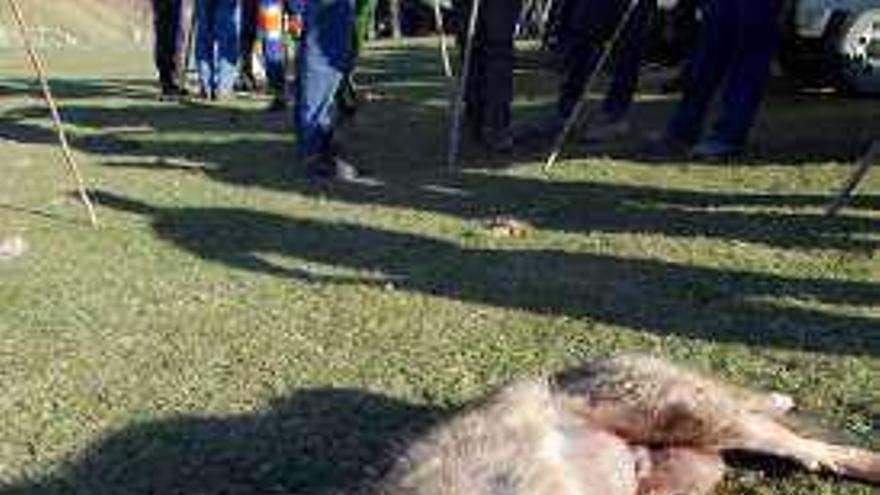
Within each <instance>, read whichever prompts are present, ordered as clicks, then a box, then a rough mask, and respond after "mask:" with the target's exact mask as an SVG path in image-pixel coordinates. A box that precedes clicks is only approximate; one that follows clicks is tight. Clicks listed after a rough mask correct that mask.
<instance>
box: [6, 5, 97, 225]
mask: <svg viewBox="0 0 880 495" xmlns="http://www.w3.org/2000/svg"><path fill="white" fill-rule="evenodd" d="M9 6H10V7H11V8H12V13H13V14H14V16H15V21H16V22H17V23H18V27H19V29H21V37H22V39H23V40H24V46H25V49H26V50H27V53H28V58H30V61H31V65H33V66H34V71H36V73H37V78H38V79H39V80H40V86H41V87H42V89H43V98H44V99H45V100H46V105H48V106H49V113H51V115H52V121H53V122H54V124H55V131H56V133H57V134H58V141H59V143H61V153H62V155H63V156H64V163H65V164H66V165H67V170H68V172H70V175H71V176H72V177H73V180H74V182H75V183H76V188H77V192H78V193H79V197H80V199H81V200H82V202H83V204H84V205H86V210H88V213H89V221H90V222H91V224H92V227H96V228H97V227H98V217H97V216H96V215H95V207H94V206H93V205H92V200H91V199H90V198H89V194H88V193H87V192H86V187H85V183H84V181H83V179H82V175H80V173H79V167H77V165H76V160H74V158H73V153H72V152H71V151H70V145H69V144H68V142H67V135H66V134H65V133H64V124H63V123H62V122H61V114H60V113H59V112H58V106H57V105H56V104H55V99H54V98H52V90H51V89H50V88H49V81H48V80H47V79H46V75H45V72H44V71H43V63H42V62H41V61H40V57H39V56H38V55H37V52H36V50H35V49H34V46H33V44H32V43H31V39H30V36H29V35H28V28H27V23H26V22H25V20H24V15H23V14H22V13H21V8H20V7H19V6H18V2H17V1H16V0H9Z"/></svg>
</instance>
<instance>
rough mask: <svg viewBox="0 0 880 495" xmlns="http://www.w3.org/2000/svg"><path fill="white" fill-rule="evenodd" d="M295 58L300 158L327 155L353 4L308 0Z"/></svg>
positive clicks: (349, 55)
mask: <svg viewBox="0 0 880 495" xmlns="http://www.w3.org/2000/svg"><path fill="white" fill-rule="evenodd" d="M304 22H305V31H304V33H305V36H304V37H303V40H302V42H301V43H300V45H299V51H298V54H297V84H296V108H295V110H294V119H295V122H296V127H297V131H298V147H299V152H300V155H301V156H303V157H309V156H311V155H314V154H318V153H322V152H326V151H328V148H329V146H330V141H331V138H332V135H333V111H334V96H335V94H336V90H337V88H338V87H339V84H340V82H341V80H342V77H343V76H344V74H346V73H347V72H348V71H349V70H350V69H351V65H352V62H353V56H354V54H353V50H352V36H353V35H354V0H310V1H309V2H308V3H307V4H306V10H305V15H304Z"/></svg>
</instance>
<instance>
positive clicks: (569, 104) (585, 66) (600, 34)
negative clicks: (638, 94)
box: [557, 0, 657, 120]
mask: <svg viewBox="0 0 880 495" xmlns="http://www.w3.org/2000/svg"><path fill="white" fill-rule="evenodd" d="M570 1H572V0H570ZM637 1H638V4H637V5H636V7H635V10H633V12H632V14H631V15H630V18H629V20H628V22H627V23H626V25H625V26H624V27H623V31H622V32H621V35H620V38H619V39H618V41H617V46H616V47H615V49H616V52H615V54H616V58H615V62H616V64H615V67H614V77H613V79H612V82H611V86H610V87H609V89H608V93H607V94H606V96H605V101H604V103H603V105H602V113H603V115H604V116H605V118H606V119H608V120H618V119H620V118H623V117H624V115H625V114H626V112H627V111H628V110H629V107H630V105H631V104H632V100H633V93H635V90H636V87H637V85H638V81H639V67H640V65H641V61H642V53H643V47H644V46H645V44H646V43H647V41H648V35H649V34H650V29H651V23H652V22H653V19H654V17H655V15H656V12H657V0H637ZM629 5H630V3H629V0H623V1H621V0H574V1H573V3H571V4H570V5H569V6H567V9H566V12H565V18H564V19H563V20H562V25H561V28H560V42H561V44H562V50H563V55H562V56H563V64H564V67H565V68H564V71H563V79H562V86H561V88H560V94H559V101H558V102H557V110H558V112H559V115H560V116H562V117H568V116H569V115H570V114H571V112H572V110H574V107H575V106H576V105H577V103H578V101H580V99H581V97H582V95H583V91H584V86H585V85H586V83H587V79H588V78H589V76H590V74H591V73H592V72H593V70H594V69H595V68H596V64H597V63H598V62H599V59H600V57H601V56H602V52H603V51H604V49H605V43H606V42H608V41H609V39H610V38H611V37H612V36H613V34H614V32H615V31H616V29H617V27H618V25H619V24H620V22H622V21H623V16H624V15H625V12H626V11H627V9H628V8H629Z"/></svg>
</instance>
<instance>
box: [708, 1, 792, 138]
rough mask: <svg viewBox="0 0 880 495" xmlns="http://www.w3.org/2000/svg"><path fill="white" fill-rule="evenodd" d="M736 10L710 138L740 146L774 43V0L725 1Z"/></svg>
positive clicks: (760, 96) (757, 106) (752, 116)
mask: <svg viewBox="0 0 880 495" xmlns="http://www.w3.org/2000/svg"><path fill="white" fill-rule="evenodd" d="M728 1H730V2H731V3H733V4H735V5H736V7H737V9H738V15H737V17H736V19H737V22H738V26H737V31H738V32H739V33H740V36H739V37H738V41H739V43H738V44H737V51H736V55H735V56H734V58H733V60H732V63H731V68H730V72H729V73H728V76H727V82H726V83H725V87H724V94H723V96H722V108H721V115H720V116H719V118H718V122H717V123H716V124H715V126H714V128H713V131H712V134H713V135H712V137H713V138H714V139H717V140H719V141H722V142H725V143H728V144H732V145H737V146H739V145H742V144H744V143H745V141H746V139H747V137H748V134H749V130H750V129H751V127H752V124H753V123H754V121H755V117H756V116H757V114H758V110H759V109H760V106H761V100H762V99H763V96H764V89H765V87H766V85H767V80H768V79H769V77H770V63H771V60H772V58H773V52H774V50H775V48H776V45H777V41H778V40H777V38H778V35H779V33H778V24H777V20H776V19H777V16H778V9H779V2H778V1H776V0H728Z"/></svg>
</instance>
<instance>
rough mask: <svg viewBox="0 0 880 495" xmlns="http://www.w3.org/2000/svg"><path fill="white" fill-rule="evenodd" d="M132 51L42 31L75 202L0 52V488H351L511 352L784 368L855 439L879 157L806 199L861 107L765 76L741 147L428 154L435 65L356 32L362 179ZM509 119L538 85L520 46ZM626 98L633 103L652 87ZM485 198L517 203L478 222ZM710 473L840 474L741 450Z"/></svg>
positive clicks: (873, 423)
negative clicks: (668, 157)
mask: <svg viewBox="0 0 880 495" xmlns="http://www.w3.org/2000/svg"><path fill="white" fill-rule="evenodd" d="M149 64H150V62H149V53H147V52H128V53H110V54H107V55H103V56H102V57H101V58H96V56H95V54H88V53H76V52H69V53H64V54H53V56H51V57H50V59H49V67H50V70H51V71H52V72H53V75H55V76H56V77H55V81H54V87H55V89H56V91H57V93H58V97H59V99H60V102H61V104H62V106H63V111H64V114H65V117H66V118H67V120H68V122H69V132H70V135H71V136H70V137H71V140H72V143H73V145H74V147H75V149H76V156H77V158H79V160H80V163H81V165H82V168H83V172H84V174H85V176H86V177H87V179H88V182H89V184H90V186H91V188H92V189H93V191H95V192H96V198H97V199H98V201H99V203H100V205H101V206H100V208H99V210H98V214H99V217H100V220H101V224H102V227H101V229H100V230H92V229H91V228H89V226H88V224H87V222H86V221H85V218H86V217H85V215H84V212H83V210H82V208H81V206H80V205H79V204H78V203H77V202H76V201H75V200H74V199H73V197H72V196H71V194H70V192H71V185H70V181H69V179H68V177H67V176H66V175H65V172H64V169H63V167H62V164H61V161H60V156H59V154H58V151H57V149H56V146H55V144H54V137H53V134H52V130H51V127H50V126H49V123H48V121H47V118H46V112H45V110H44V108H43V106H42V104H41V103H40V101H39V100H38V99H35V96H34V95H35V92H34V90H35V86H34V85H33V84H32V82H31V81H30V78H29V72H28V69H27V67H26V66H25V65H24V59H23V58H21V59H18V58H14V57H6V58H4V59H2V60H0V69H2V70H0V72H2V73H3V74H4V79H2V80H0V110H2V115H0V153H2V160H0V240H2V239H3V238H6V237H10V236H21V237H22V238H23V239H25V241H26V242H27V243H28V247H29V248H28V250H27V252H26V253H25V255H23V256H21V257H18V258H15V259H12V260H0V384H2V393H0V418H2V421H0V495H24V494H37V493H39V494H42V493H46V494H55V493H58V494H60V493H82V494H90V495H91V494H102V495H103V494H138V495H140V494H218V495H219V494H239V493H254V494H257V493H259V494H267V493H297V494H306V493H323V492H327V491H332V490H339V491H342V492H345V491H350V489H351V487H352V486H354V485H356V484H357V483H359V482H361V481H363V480H364V479H366V478H368V477H369V476H371V475H372V473H375V472H377V471H379V470H381V469H382V468H383V467H384V466H385V465H387V460H386V457H387V453H388V452H389V451H390V449H391V446H392V445H393V444H394V439H396V438H399V437H400V436H401V435H404V434H405V433H408V432H413V431H418V430H420V429H421V428H424V427H425V426H427V425H429V424H431V423H432V422H434V421H436V420H437V419H438V418H440V417H442V416H443V415H444V414H445V413H447V412H449V411H450V410H453V409H454V408H456V407H457V406H459V405H461V404H462V403H463V402H465V401H467V400H468V399H470V398H473V397H475V396H477V395H479V394H480V393H482V392H484V391H485V390H486V389H487V388H488V387H490V386H491V385H492V384H497V383H499V382H502V381H504V380H508V379H511V378H514V377H518V376H524V375H527V374H531V373H538V372H553V371H557V370H560V369H562V368H564V367H565V366H567V365H571V364H573V363H576V362H578V361H579V360H581V359H584V358H588V357H591V356H597V355H605V354H610V353H613V352H618V351H621V350H641V351H649V352H657V353H662V354H664V355H668V356H671V357H674V358H676V359H679V360H682V361H684V362H687V363H689V364H691V365H692V366H694V367H696V368H699V369H703V370H706V371H710V372H712V373H714V374H716V375H718V376H721V377H723V378H725V379H728V380H731V381H733V382H736V383H741V384H747V385H753V386H762V387H772V388H775V389H779V390H781V391H784V392H787V393H790V394H792V395H794V396H795V397H796V398H797V400H798V402H799V403H800V404H802V405H803V407H804V408H805V409H806V410H809V411H811V412H812V414H813V415H815V416H817V417H818V418H819V421H820V422H821V423H823V424H825V425H827V426H829V427H831V428H833V429H836V430H840V431H841V432H842V434H843V435H844V437H845V438H846V439H847V440H849V441H855V442H858V443H860V444H862V445H865V446H872V447H874V448H880V282H878V279H880V260H878V251H877V246H878V245H880V223H878V222H880V197H878V196H877V195H876V192H877V191H878V186H880V174H878V173H874V174H873V176H871V177H869V179H868V180H867V181H866V183H865V184H864V186H863V189H862V193H861V194H860V195H859V196H858V197H857V198H856V199H855V200H854V201H853V202H852V204H851V207H850V208H848V209H846V210H845V211H844V213H843V214H842V215H841V216H840V217H838V218H836V219H833V220H829V219H825V218H823V217H822V215H821V211H822V207H823V205H824V204H825V202H826V201H827V200H828V197H829V194H830V192H831V191H832V190H833V189H834V188H835V187H837V184H839V183H840V182H841V181H842V179H843V178H844V177H845V176H846V175H847V173H848V172H849V171H850V170H851V161H852V159H853V158H854V157H855V156H857V155H858V153H859V152H860V151H861V149H862V146H863V144H864V142H865V140H866V139H868V138H870V137H871V136H874V137H880V119H878V118H877V111H876V108H877V104H876V102H874V101H869V100H844V99H841V98H837V97H833V96H806V95H792V94H786V93H784V92H775V93H774V94H773V95H772V96H771V97H770V100H769V101H768V104H767V107H766V109H765V110H766V111H765V112H764V117H762V120H761V121H760V122H759V123H758V125H757V127H756V130H755V135H754V152H753V154H751V155H750V156H749V157H748V158H747V159H745V160H744V161H743V162H741V163H736V164H708V163H647V162H644V161H640V160H639V159H638V158H637V157H636V156H635V155H634V154H633V152H632V149H633V148H634V147H635V146H634V145H633V143H623V144H622V145H619V146H613V147H608V148H606V149H602V150H598V151H596V150H586V149H584V148H579V147H578V146H573V147H572V149H571V150H569V151H570V153H569V157H568V158H569V159H567V160H566V161H564V162H562V163H561V164H560V165H559V166H558V167H557V168H556V169H554V170H553V171H552V173H551V174H549V175H547V174H544V173H542V172H541V170H540V166H539V163H540V159H541V156H540V155H539V154H534V155H531V156H527V157H525V158H519V159H517V160H514V161H513V163H503V162H501V161H499V160H488V159H486V158H485V157H482V156H481V155H480V154H479V152H477V151H476V150H474V149H471V148H470V147H467V148H466V150H465V151H466V153H467V158H466V159H465V160H464V163H463V168H462V170H461V171H460V172H458V173H449V172H447V171H446V170H445V167H444V165H443V163H444V159H445V158H444V154H445V139H444V129H445V114H444V107H445V102H446V100H447V92H446V82H445V80H444V79H443V78H442V77H441V76H440V65H439V60H437V58H436V54H435V52H434V50H433V49H432V48H431V47H430V46H428V45H425V44H424V43H416V44H413V45H412V46H408V47H395V46H390V45H379V46H376V47H374V48H373V49H372V50H371V51H370V53H369V56H368V59H367V60H366V61H365V63H364V70H363V72H362V75H361V80H362V81H363V82H364V84H365V85H367V86H368V87H370V88H371V89H373V90H377V91H382V92H384V93H385V94H386V96H388V98H386V99H383V100H381V101H377V102H373V103H371V104H368V105H365V106H364V108H363V110H362V113H361V114H360V115H359V116H358V120H357V122H356V123H355V125H354V126H351V127H349V128H348V129H347V130H346V132H345V134H346V136H345V137H346V141H347V142H348V143H349V144H350V148H351V154H352V155H353V156H355V157H357V158H358V161H359V162H360V163H363V164H365V165H368V166H369V167H370V168H373V169H374V170H375V171H376V175H377V176H378V178H380V179H381V180H382V181H383V184H382V185H379V186H373V187H367V186H345V187H341V186H333V187H320V188H319V187H315V186H313V185H310V184H308V183H307V182H306V181H304V180H303V179H302V176H301V171H300V169H299V165H298V164H297V162H296V158H295V153H294V147H293V138H292V137H291V133H290V132H289V126H288V124H287V119H286V117H285V116H269V115H267V114H265V113H264V112H262V110H261V109H262V108H263V106H264V105H265V104H266V103H267V102H266V101H265V100H242V101H236V102H231V103H226V104H218V105H203V104H198V103H186V104H180V105H178V104H168V103H159V102H157V101H155V95H154V89H153V87H152V83H151V77H152V76H151V73H150V65H149ZM517 82H518V88H517V89H518V94H520V95H522V98H520V99H518V100H517V105H516V112H515V113H516V115H517V117H518V118H527V117H529V116H532V115H534V114H536V113H537V112H538V111H540V109H541V108H542V107H544V106H546V104H547V103H548V102H549V101H550V99H551V98H552V94H553V91H552V86H553V83H552V78H550V77H549V76H548V75H547V74H544V73H540V72H537V71H536V70H535V69H534V68H532V67H530V66H529V65H528V64H526V65H524V67H523V69H522V71H521V72H520V74H519V75H518V80H517ZM651 88H652V85H651V82H650V81H649V84H647V87H646V90H645V93H644V94H643V95H641V96H640V98H639V101H638V104H637V107H636V109H635V112H636V116H637V118H636V121H637V122H638V124H639V127H640V128H641V129H642V130H651V129H658V128H660V126H662V123H663V118H664V117H665V115H666V113H667V112H668V110H669V108H670V105H671V104H672V101H670V100H669V99H668V98H666V97H662V96H660V95H657V94H656V93H654V92H652V91H651ZM501 214H503V215H513V216H515V217H517V218H521V219H524V220H527V221H529V222H530V223H531V224H532V225H533V226H534V229H533V230H531V231H530V232H529V233H528V235H527V236H525V237H523V238H503V237H502V238H499V237H494V236H492V235H489V233H487V232H486V231H485V230H484V229H482V228H481V226H480V223H479V221H480V220H481V219H483V218H486V217H490V216H493V215H501ZM722 491H723V492H724V493H729V494H734V493H736V494H778V495H781V494H816V493H821V494H862V493H864V494H867V493H870V489H868V488H865V487H862V486H859V485H855V484H848V483H842V482H837V481H833V480H823V479H820V478H816V477H812V476H807V475H801V474H794V475H791V476H774V475H773V473H772V470H771V471H768V472H760V471H759V472H756V471H744V470H742V471H737V472H736V473H735V474H734V475H732V476H730V477H729V480H728V481H727V483H726V485H725V487H724V488H723V490H722Z"/></svg>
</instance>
